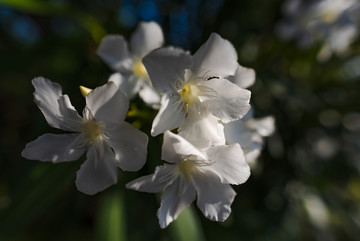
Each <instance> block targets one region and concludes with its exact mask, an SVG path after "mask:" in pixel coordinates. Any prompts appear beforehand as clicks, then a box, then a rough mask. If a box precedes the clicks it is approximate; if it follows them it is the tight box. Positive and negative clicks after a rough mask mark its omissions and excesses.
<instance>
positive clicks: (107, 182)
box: [22, 77, 148, 195]
mask: <svg viewBox="0 0 360 241" xmlns="http://www.w3.org/2000/svg"><path fill="white" fill-rule="evenodd" d="M32 84H33V85H34V87H35V92H34V101H35V103H36V104H37V105H38V107H39V108H40V110H41V111H42V113H43V114H44V116H45V118H46V120H47V122H48V123H49V125H50V126H52V127H54V128H58V129H61V130H65V131H70V132H74V133H68V134H59V135H58V134H44V135H42V136H40V137H39V138H37V139H36V140H34V141H32V142H30V143H28V144H27V145H26V147H25V149H24V150H23V152H22V156H23V157H25V158H27V159H31V160H40V161H51V162H53V163H59V162H66V161H73V160H77V159H79V158H80V157H81V156H82V155H83V154H84V152H85V151H87V160H86V161H85V162H84V163H83V164H82V165H81V167H80V170H79V171H78V172H77V178H76V186H77V188H78V190H79V191H81V192H83V193H86V194H89V195H93V194H95V193H97V192H99V191H102V190H104V189H105V188H107V187H109V186H111V185H113V184H115V183H116V182H117V167H120V168H121V169H123V170H125V171H137V170H139V169H140V168H141V167H142V166H143V165H144V163H145V160H146V154H147V142H148V137H147V135H146V134H144V133H143V132H141V131H139V130H138V129H136V128H135V127H133V126H132V125H130V124H128V123H126V122H124V119H125V116H126V113H127V111H128V105H129V101H128V99H127V98H126V96H125V95H124V94H122V92H121V91H120V90H119V88H118V87H117V86H116V85H115V84H114V83H112V82H109V83H108V84H106V85H103V86H100V87H97V88H95V89H94V90H93V91H91V92H90V93H89V94H88V95H87V96H86V106H85V108H84V111H83V117H81V116H80V115H79V114H78V113H77V111H76V110H75V109H74V107H73V106H72V105H71V103H70V100H69V97H68V96H67V95H63V94H62V89H61V86H60V85H59V84H57V83H54V82H51V81H50V80H47V79H44V78H42V77H38V78H35V79H33V80H32Z"/></svg>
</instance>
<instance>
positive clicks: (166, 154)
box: [161, 131, 208, 163]
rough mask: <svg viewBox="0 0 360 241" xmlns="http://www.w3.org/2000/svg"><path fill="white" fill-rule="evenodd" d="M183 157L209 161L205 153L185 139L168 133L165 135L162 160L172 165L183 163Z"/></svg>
mask: <svg viewBox="0 0 360 241" xmlns="http://www.w3.org/2000/svg"><path fill="white" fill-rule="evenodd" d="M183 156H196V157H197V158H199V159H201V160H208V158H207V156H206V155H205V153H203V152H202V151H200V150H199V149H197V148H196V147H195V146H193V145H192V144H191V143H190V142H188V141H187V140H185V139H184V138H183V137H181V136H180V135H176V134H174V133H172V132H170V131H166V132H165V133H164V141H163V146H162V150H161V159H162V160H165V161H167V162H171V163H179V162H181V161H183Z"/></svg>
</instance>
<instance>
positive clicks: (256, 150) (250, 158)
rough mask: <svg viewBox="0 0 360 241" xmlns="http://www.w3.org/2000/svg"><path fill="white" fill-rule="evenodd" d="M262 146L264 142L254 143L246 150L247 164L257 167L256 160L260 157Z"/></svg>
mask: <svg viewBox="0 0 360 241" xmlns="http://www.w3.org/2000/svg"><path fill="white" fill-rule="evenodd" d="M262 146H263V142H262V140H260V141H252V143H251V145H250V147H249V148H248V149H247V150H244V152H245V157H246V161H247V163H249V165H250V166H251V167H253V166H254V165H256V160H257V158H258V157H259V156H260V153H261V149H262Z"/></svg>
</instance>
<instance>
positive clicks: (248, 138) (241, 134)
mask: <svg viewBox="0 0 360 241" xmlns="http://www.w3.org/2000/svg"><path fill="white" fill-rule="evenodd" d="M244 123H247V122H243V121H242V120H237V121H232V122H229V123H226V124H224V132H225V137H226V144H233V143H239V144H240V146H241V148H242V149H243V151H244V153H245V157H246V161H247V162H248V163H249V164H254V163H255V160H256V159H257V158H258V156H259V155H260V151H261V148H262V143H263V141H262V137H261V135H260V134H258V133H257V132H256V131H255V130H251V129H249V127H248V126H247V125H245V124H244Z"/></svg>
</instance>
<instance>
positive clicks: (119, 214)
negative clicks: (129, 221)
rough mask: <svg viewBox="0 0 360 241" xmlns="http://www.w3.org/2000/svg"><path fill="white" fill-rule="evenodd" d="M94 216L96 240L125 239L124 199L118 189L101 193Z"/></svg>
mask: <svg viewBox="0 0 360 241" xmlns="http://www.w3.org/2000/svg"><path fill="white" fill-rule="evenodd" d="M102 195H103V196H102V198H101V200H100V204H99V210H98V213H97V217H96V240H98V241H126V240H127V239H126V220H125V213H124V200H123V197H122V194H121V193H120V192H119V190H118V189H111V190H109V191H106V192H104V193H102Z"/></svg>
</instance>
